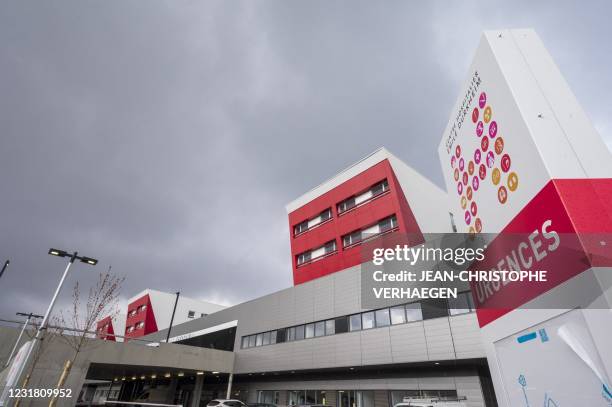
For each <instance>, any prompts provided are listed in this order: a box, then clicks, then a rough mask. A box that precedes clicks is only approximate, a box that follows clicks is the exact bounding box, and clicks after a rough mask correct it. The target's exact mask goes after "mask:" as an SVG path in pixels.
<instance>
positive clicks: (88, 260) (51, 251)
mask: <svg viewBox="0 0 612 407" xmlns="http://www.w3.org/2000/svg"><path fill="white" fill-rule="evenodd" d="M49 254H50V255H51V256H57V257H70V260H69V261H68V264H67V265H66V269H65V270H64V274H63V275H62V278H61V279H60V282H59V284H58V285H57V288H56V289H55V293H54V294H53V298H51V303H49V307H48V308H47V312H46V313H45V316H44V317H43V320H42V322H41V323H40V325H39V326H38V329H37V330H36V336H34V340H33V341H32V343H31V345H30V347H29V348H28V353H27V354H26V356H25V358H24V360H23V363H22V365H21V367H20V369H19V374H18V375H17V381H16V383H15V384H16V385H17V386H18V385H19V383H20V379H21V376H22V375H23V371H24V370H25V368H26V366H27V365H28V362H29V360H30V357H31V356H32V353H33V352H34V349H35V348H36V345H37V344H38V342H39V341H40V340H41V337H42V335H43V332H44V331H45V330H46V329H47V324H48V323H49V317H50V316H51V312H52V311H53V306H54V305H55V302H56V301H57V297H58V296H59V293H60V291H61V290H62V286H63V285H64V281H66V277H67V276H68V271H69V270H70V266H72V263H74V261H75V260H80V261H81V262H83V263H87V264H89V265H91V266H95V265H96V264H98V260H96V259H92V258H91V257H85V256H78V253H77V252H74V253H72V254H70V253H68V252H66V251H64V250H58V249H49Z"/></svg>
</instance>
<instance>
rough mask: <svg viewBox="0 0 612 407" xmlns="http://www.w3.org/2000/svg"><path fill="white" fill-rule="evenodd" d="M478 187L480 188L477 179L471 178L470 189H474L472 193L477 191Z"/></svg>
mask: <svg viewBox="0 0 612 407" xmlns="http://www.w3.org/2000/svg"><path fill="white" fill-rule="evenodd" d="M485 171H486V170H485ZM485 176H486V174H485ZM478 187H480V180H479V179H478V177H476V176H474V178H472V188H474V191H478Z"/></svg>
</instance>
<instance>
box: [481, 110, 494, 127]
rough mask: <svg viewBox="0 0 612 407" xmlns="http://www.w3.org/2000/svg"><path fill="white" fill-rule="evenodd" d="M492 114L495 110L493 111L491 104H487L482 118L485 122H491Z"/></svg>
mask: <svg viewBox="0 0 612 407" xmlns="http://www.w3.org/2000/svg"><path fill="white" fill-rule="evenodd" d="M492 114H493V112H492V111H491V106H487V107H486V109H485V110H484V114H483V115H482V120H483V121H484V122H485V123H489V122H490V121H491V115H492Z"/></svg>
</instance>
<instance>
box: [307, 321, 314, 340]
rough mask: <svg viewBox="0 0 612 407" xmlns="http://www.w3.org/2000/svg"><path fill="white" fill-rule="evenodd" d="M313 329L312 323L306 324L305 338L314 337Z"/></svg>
mask: <svg viewBox="0 0 612 407" xmlns="http://www.w3.org/2000/svg"><path fill="white" fill-rule="evenodd" d="M314 331H315V326H314V324H307V325H306V335H305V337H306V338H313V337H314Z"/></svg>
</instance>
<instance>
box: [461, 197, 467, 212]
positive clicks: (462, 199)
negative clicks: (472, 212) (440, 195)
mask: <svg viewBox="0 0 612 407" xmlns="http://www.w3.org/2000/svg"><path fill="white" fill-rule="evenodd" d="M466 206H467V199H465V197H464V196H462V197H461V209H465V207H466Z"/></svg>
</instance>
